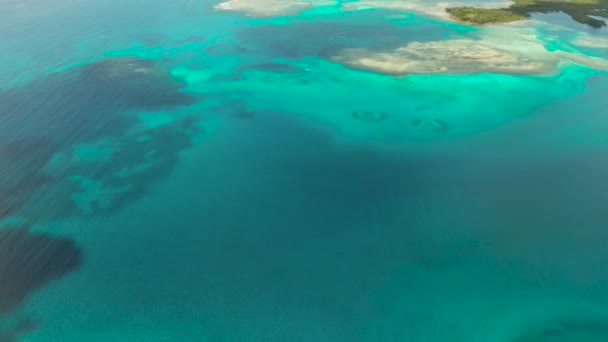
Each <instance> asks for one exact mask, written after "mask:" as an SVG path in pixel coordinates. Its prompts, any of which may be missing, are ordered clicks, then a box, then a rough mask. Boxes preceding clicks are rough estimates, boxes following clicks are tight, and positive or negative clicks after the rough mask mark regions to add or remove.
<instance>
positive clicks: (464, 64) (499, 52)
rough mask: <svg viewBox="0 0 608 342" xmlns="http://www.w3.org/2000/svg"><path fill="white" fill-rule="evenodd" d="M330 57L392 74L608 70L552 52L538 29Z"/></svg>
mask: <svg viewBox="0 0 608 342" xmlns="http://www.w3.org/2000/svg"><path fill="white" fill-rule="evenodd" d="M328 59H329V60H331V61H334V62H338V63H341V64H343V65H345V66H347V67H351V68H354V69H361V70H367V71H372V72H377V73H383V74H389V75H410V74H476V73H498V74H511V75H542V74H550V73H553V72H556V71H557V66H558V65H559V64H560V63H563V62H567V63H576V64H582V65H586V66H589V67H591V68H594V69H598V70H608V69H607V68H608V61H605V60H603V59H600V58H593V57H588V56H584V55H580V54H573V53H566V52H550V51H547V50H546V49H545V48H544V45H543V43H542V42H541V41H539V40H538V39H537V38H536V35H535V34H534V33H533V31H530V30H529V29H521V28H505V27H500V28H499V27H496V28H487V29H486V30H484V31H483V34H482V35H481V36H480V37H479V39H452V40H440V41H429V42H411V43H408V44H406V45H405V46H402V47H399V48H397V49H394V50H392V51H373V50H369V49H365V48H344V49H342V50H338V52H337V53H335V54H334V55H332V56H329V57H328Z"/></svg>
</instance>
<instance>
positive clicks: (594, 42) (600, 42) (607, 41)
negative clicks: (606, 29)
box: [572, 35, 608, 49]
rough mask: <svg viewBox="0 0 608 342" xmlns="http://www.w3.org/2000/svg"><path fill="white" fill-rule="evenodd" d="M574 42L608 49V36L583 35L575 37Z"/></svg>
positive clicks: (578, 44) (579, 44)
mask: <svg viewBox="0 0 608 342" xmlns="http://www.w3.org/2000/svg"><path fill="white" fill-rule="evenodd" d="M572 44H574V45H576V46H580V47H586V48H595V49H608V38H600V37H593V36H588V35H582V36H579V37H577V38H576V39H574V40H573V41H572Z"/></svg>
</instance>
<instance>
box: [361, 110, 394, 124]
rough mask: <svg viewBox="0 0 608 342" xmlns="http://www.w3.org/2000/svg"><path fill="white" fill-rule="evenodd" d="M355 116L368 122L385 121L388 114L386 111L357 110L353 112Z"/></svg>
mask: <svg viewBox="0 0 608 342" xmlns="http://www.w3.org/2000/svg"><path fill="white" fill-rule="evenodd" d="M352 116H353V118H355V119H359V120H362V121H368V122H380V121H384V120H385V119H386V118H387V117H388V114H386V113H384V112H373V111H365V110H356V111H354V112H353V113H352Z"/></svg>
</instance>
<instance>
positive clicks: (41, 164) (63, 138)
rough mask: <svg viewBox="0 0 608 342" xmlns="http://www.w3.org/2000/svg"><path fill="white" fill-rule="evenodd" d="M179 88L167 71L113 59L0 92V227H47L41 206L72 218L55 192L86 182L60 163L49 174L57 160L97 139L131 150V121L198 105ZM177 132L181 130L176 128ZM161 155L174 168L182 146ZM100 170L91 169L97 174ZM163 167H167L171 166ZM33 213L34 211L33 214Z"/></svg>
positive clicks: (149, 62)
mask: <svg viewBox="0 0 608 342" xmlns="http://www.w3.org/2000/svg"><path fill="white" fill-rule="evenodd" d="M184 88H185V84H184V83H182V82H179V81H177V80H175V79H173V77H171V75H170V74H169V70H168V69H166V68H164V67H163V66H162V65H159V64H157V62H156V61H152V60H147V59H140V58H135V57H116V58H106V59H102V60H100V61H97V62H94V63H90V64H86V65H83V66H80V67H75V68H71V69H67V70H64V71H61V72H57V73H53V74H50V75H48V76H45V77H43V78H40V79H37V80H34V81H31V82H30V83H27V84H24V85H22V86H19V87H14V88H9V89H5V90H0V103H2V104H3V105H4V107H3V112H0V120H3V122H5V125H3V127H0V157H1V159H2V161H3V162H2V163H0V174H2V175H3V177H2V179H1V180H0V219H3V218H6V217H8V216H16V217H22V218H26V219H27V220H39V219H43V217H44V219H48V218H49V217H47V216H49V215H50V211H48V210H44V208H42V206H43V204H41V203H44V201H47V203H51V202H52V203H55V204H56V208H55V210H53V211H52V213H53V215H55V217H53V218H57V216H61V217H65V216H72V215H76V214H78V213H77V212H74V211H73V210H71V209H65V210H64V208H69V207H71V206H70V205H69V203H66V202H69V201H71V199H70V194H66V193H65V191H66V190H65V188H67V187H66V186H63V187H62V186H60V185H61V184H65V182H66V179H69V178H70V177H72V176H74V175H84V176H88V174H87V173H82V172H81V170H79V169H78V168H79V164H77V163H75V162H71V163H59V164H58V165H60V167H55V168H54V169H53V170H52V171H49V169H48V166H49V165H50V164H53V163H55V164H57V160H56V158H57V156H60V155H65V154H66V153H69V151H71V150H72V149H73V147H74V146H78V145H87V144H92V143H96V142H97V141H99V140H100V139H105V140H109V141H112V142H114V143H115V144H116V145H117V146H124V149H126V150H129V149H130V147H129V146H127V145H128V144H130V143H132V140H131V139H130V136H131V135H132V134H133V133H132V131H133V128H136V127H138V125H140V123H141V120H140V118H139V117H138V116H137V115H134V113H141V112H147V111H168V110H171V109H174V108H176V107H180V106H188V105H190V104H193V103H194V102H196V101H198V100H199V99H200V98H199V97H198V96H195V95H192V94H189V93H187V92H185V91H183V89H184ZM179 125H180V127H181V123H180V124H179ZM17 127H18V129H15V128H17ZM154 131H157V130H154ZM152 133H153V132H150V134H152ZM180 135H184V136H185V137H186V138H184V139H189V137H190V136H189V135H188V134H186V133H183V132H181V131H180ZM153 141H154V144H155V145H154V147H156V145H157V144H162V142H161V141H159V140H158V139H153ZM182 145H186V144H182ZM167 148H168V149H169V151H166V154H165V155H166V156H167V158H164V159H167V160H173V158H175V157H176V155H177V153H178V151H179V150H181V148H182V146H181V145H180V146H175V145H173V144H167ZM173 148H175V149H173ZM165 150H166V149H165ZM137 160H139V159H137V158H130V159H129V160H127V159H124V160H121V161H120V163H115V164H114V166H115V167H117V168H121V167H125V164H126V163H128V165H129V166H131V165H132V163H133V162H134V161H137ZM101 162H103V160H100V163H101ZM113 162H114V161H113ZM100 163H97V162H94V163H91V164H92V165H94V166H95V167H98V166H99V165H100ZM163 165H164V164H163ZM168 165H172V164H171V162H169V164H168ZM97 171H99V170H97ZM97 171H95V170H89V171H87V172H89V174H91V173H94V172H97ZM129 180H130V181H131V182H133V183H135V184H136V186H134V187H133V188H134V189H139V188H141V186H139V185H140V183H146V181H145V180H141V181H140V180H139V179H136V178H131V177H129ZM142 186H143V185H142ZM51 189H52V191H51ZM32 208H35V209H33V211H32Z"/></svg>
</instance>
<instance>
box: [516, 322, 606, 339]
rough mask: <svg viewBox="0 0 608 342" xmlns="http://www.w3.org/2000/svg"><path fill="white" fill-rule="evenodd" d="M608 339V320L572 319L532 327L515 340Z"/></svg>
mask: <svg viewBox="0 0 608 342" xmlns="http://www.w3.org/2000/svg"><path fill="white" fill-rule="evenodd" d="M567 341H585V342H600V341H602V342H603V341H608V322H607V321H601V320H597V321H593V320H582V319H581V320H572V321H563V322H558V323H556V324H555V325H553V326H547V327H541V328H537V329H531V330H530V331H528V332H525V333H524V334H523V335H522V336H520V337H517V338H515V339H514V340H513V342H567Z"/></svg>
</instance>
